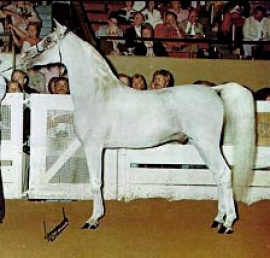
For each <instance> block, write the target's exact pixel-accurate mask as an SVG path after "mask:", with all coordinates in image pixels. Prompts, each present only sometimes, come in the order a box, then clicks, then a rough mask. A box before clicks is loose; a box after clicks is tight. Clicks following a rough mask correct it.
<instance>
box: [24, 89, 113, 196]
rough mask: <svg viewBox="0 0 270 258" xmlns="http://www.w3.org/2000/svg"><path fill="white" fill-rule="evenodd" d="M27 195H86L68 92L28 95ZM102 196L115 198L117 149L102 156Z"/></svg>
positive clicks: (85, 177) (86, 178) (83, 163)
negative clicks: (103, 176) (28, 169)
mask: <svg viewBox="0 0 270 258" xmlns="http://www.w3.org/2000/svg"><path fill="white" fill-rule="evenodd" d="M31 110H32V114H31V139H30V140H31V141H30V142H31V143H30V144H31V158H30V164H31V166H30V183H29V184H30V187H29V198H30V199H90V198H92V196H91V187H90V184H89V174H88V169H87V164H86V159H85V155H84V152H83V150H82V148H81V143H80V142H79V140H78V139H77V137H76V135H75V131H74V127H73V105H72V101H71V97H70V96H68V95H41V94H39V95H33V96H31ZM104 163H105V164H106V165H104V167H105V170H106V173H105V180H104V181H105V183H104V193H105V198H106V199H116V192H117V189H116V188H117V181H116V174H117V171H116V169H117V151H116V150H108V151H106V152H105V157H104Z"/></svg>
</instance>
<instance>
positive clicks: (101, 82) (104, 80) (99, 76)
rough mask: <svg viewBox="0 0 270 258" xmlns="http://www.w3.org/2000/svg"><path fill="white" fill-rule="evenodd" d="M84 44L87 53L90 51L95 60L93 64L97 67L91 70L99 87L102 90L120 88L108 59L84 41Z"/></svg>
mask: <svg viewBox="0 0 270 258" xmlns="http://www.w3.org/2000/svg"><path fill="white" fill-rule="evenodd" d="M83 43H84V44H83V46H84V47H85V48H86V51H89V52H90V53H91V58H93V64H95V65H94V66H93V67H91V69H93V76H94V80H95V81H96V82H97V85H98V86H99V87H102V88H104V87H106V88H107V87H110V88H111V87H116V86H117V85H118V86H119V84H120V81H119V80H118V78H117V76H116V75H115V74H114V73H113V71H112V69H111V67H110V66H109V64H108V62H107V61H106V59H105V58H104V57H103V56H102V55H101V54H100V53H99V52H98V51H97V50H96V49H95V47H94V46H92V45H91V44H90V43H89V42H86V41H83Z"/></svg>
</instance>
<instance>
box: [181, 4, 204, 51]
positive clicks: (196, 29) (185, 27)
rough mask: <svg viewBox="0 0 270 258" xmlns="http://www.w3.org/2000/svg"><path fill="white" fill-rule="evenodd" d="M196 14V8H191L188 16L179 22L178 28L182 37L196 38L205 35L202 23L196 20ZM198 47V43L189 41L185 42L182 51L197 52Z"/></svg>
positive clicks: (197, 18)
mask: <svg viewBox="0 0 270 258" xmlns="http://www.w3.org/2000/svg"><path fill="white" fill-rule="evenodd" d="M198 15H199V14H198V11H197V10H196V9H192V10H191V11H190V12H189V15H188V18H187V19H186V20H184V21H182V22H181V23H180V24H179V28H180V30H181V32H182V35H183V36H184V38H195V39H198V38H204V37H205V33H204V27H203V24H201V23H200V22H199V21H198V20H199V17H198ZM198 49H199V47H198V44H196V43H195V44H194V43H190V44H186V46H184V47H183V48H182V52H198Z"/></svg>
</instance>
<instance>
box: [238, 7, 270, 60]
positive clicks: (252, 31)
mask: <svg viewBox="0 0 270 258" xmlns="http://www.w3.org/2000/svg"><path fill="white" fill-rule="evenodd" d="M265 16H266V12H265V9H264V8H263V7H262V6H257V7H256V8H255V9H254V11H253V14H252V15H251V16H250V17H248V18H246V19H245V22H244V26H243V36H244V38H243V39H244V40H245V41H262V40H269V39H270V19H269V18H267V17H265ZM243 48H244V57H245V58H249V57H252V55H253V52H254V51H257V50H258V49H259V47H258V45H256V44H254V45H253V44H244V45H243Z"/></svg>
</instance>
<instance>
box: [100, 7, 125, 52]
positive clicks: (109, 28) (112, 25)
mask: <svg viewBox="0 0 270 258" xmlns="http://www.w3.org/2000/svg"><path fill="white" fill-rule="evenodd" d="M95 36H96V37H97V38H100V37H103V36H114V37H117V36H118V37H123V36H124V32H123V30H122V29H121V28H120V27H119V26H118V16H117V15H116V13H115V12H111V13H110V14H109V17H108V20H107V24H106V25H101V26H100V27H99V29H98V30H97V31H96V32H95ZM124 43H125V41H124V40H118V39H100V49H101V50H102V51H103V53H104V54H105V55H110V54H115V55H118V54H119V53H120V52H122V49H123V45H124Z"/></svg>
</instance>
